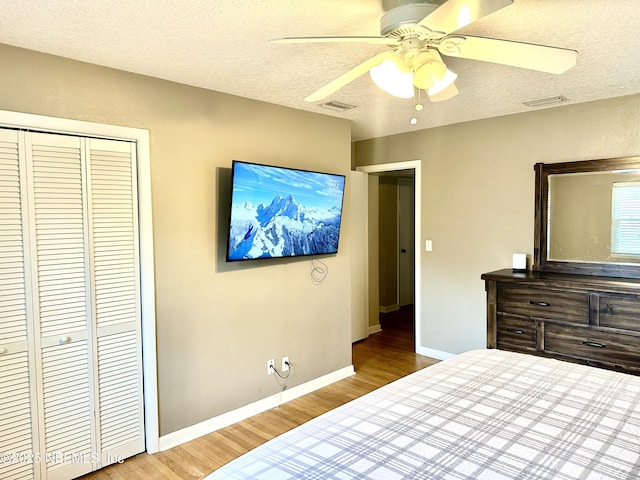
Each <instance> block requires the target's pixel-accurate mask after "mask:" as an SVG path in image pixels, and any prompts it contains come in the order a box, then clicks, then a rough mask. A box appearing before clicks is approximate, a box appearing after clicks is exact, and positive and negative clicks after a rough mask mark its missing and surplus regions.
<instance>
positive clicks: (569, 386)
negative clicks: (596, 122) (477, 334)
mask: <svg viewBox="0 0 640 480" xmlns="http://www.w3.org/2000/svg"><path fill="white" fill-rule="evenodd" d="M356 478H360V479H385V480H387V479H388V480H392V479H451V480H454V479H455V480H457V479H469V480H471V479H473V480H483V479H484V480H503V479H518V480H524V479H554V480H569V479H584V480H596V479H615V480H623V479H627V480H631V479H640V377H636V376H632V375H627V374H622V373H617V372H611V371H607V370H601V369H597V368H593V367H588V366H583V365H575V364H571V363H566V362H561V361H558V360H552V359H546V358H540V357H535V356H532V355H523V354H518V353H512V352H506V351H501V350H475V351H471V352H467V353H464V354H461V355H458V356H457V357H455V358H452V359H450V360H446V361H444V362H440V363H438V364H436V365H433V366H430V367H427V368H425V369H423V370H420V371H418V372H416V373H414V374H411V375H409V376H407V377H404V378H402V379H400V380H398V381H396V382H394V383H391V384H389V385H387V386H385V387H382V388H380V389H378V390H376V391H374V392H371V393H369V394H367V395H365V396H363V397H361V398H358V399H356V400H354V401H352V402H350V403H348V404H346V405H343V406H342V407H339V408H337V409H335V410H332V411H330V412H328V413H326V414H324V415H322V416H320V417H317V418H315V419H313V420H311V421H310V422H308V423H306V424H304V425H301V426H299V427H297V428H295V429H294V430H292V431H290V432H287V433H285V434H283V435H281V436H279V437H277V438H275V439H273V440H271V441H269V442H267V443H266V444H264V445H262V446H260V447H258V448H256V449H255V450H253V451H251V452H249V453H247V454H246V455H244V456H242V457H240V458H238V459H236V460H234V461H232V462H231V463H229V464H227V465H225V466H223V467H222V468H220V469H219V470H217V471H215V472H214V473H212V474H211V475H209V476H208V477H207V478H206V480H218V479H225V480H230V479H251V480H254V479H268V480H281V479H317V480H325V479H356Z"/></svg>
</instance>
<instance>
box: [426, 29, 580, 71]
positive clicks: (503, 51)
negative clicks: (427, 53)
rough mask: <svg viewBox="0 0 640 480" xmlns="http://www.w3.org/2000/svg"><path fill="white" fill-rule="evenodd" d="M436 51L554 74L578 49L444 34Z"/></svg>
mask: <svg viewBox="0 0 640 480" xmlns="http://www.w3.org/2000/svg"><path fill="white" fill-rule="evenodd" d="M438 51H439V52H440V53H442V54H443V55H448V56H450V57H460V58H469V59H471V60H481V61H483V62H492V63H499V64H502V65H510V66H512V67H520V68H527V69H529V70H538V71H540V72H547V73H558V74H559V73H563V72H566V71H567V70H569V69H570V68H571V67H573V66H574V65H575V64H576V61H577V58H578V52H576V51H575V50H569V49H566V48H558V47H549V46H546V45H536V44H533V43H522V42H513V41H510V40H498V39H495V38H482V37H470V36H466V35H465V36H464V37H463V36H449V37H446V38H445V39H444V40H443V41H442V42H440V45H438Z"/></svg>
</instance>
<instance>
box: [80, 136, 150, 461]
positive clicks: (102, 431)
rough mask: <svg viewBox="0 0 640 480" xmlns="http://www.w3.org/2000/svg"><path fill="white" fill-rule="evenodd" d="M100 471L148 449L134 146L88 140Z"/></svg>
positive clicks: (125, 143) (124, 143) (131, 144)
mask: <svg viewBox="0 0 640 480" xmlns="http://www.w3.org/2000/svg"><path fill="white" fill-rule="evenodd" d="M87 152H88V156H89V162H88V165H89V175H88V185H89V191H90V201H89V213H90V214H89V218H90V225H91V240H92V241H91V246H92V253H91V258H92V264H91V268H92V278H93V285H92V287H93V292H94V302H93V303H94V306H95V313H94V316H95V335H96V339H97V342H96V369H97V372H96V373H97V377H98V384H97V392H96V394H97V398H98V404H97V407H96V408H97V410H98V412H99V414H98V415H97V418H98V425H97V429H98V442H99V445H98V451H99V452H100V455H101V458H100V465H101V466H104V465H109V464H112V463H114V462H116V461H119V460H120V459H123V458H127V457H130V456H132V455H135V454H137V453H140V452H142V451H144V449H145V442H144V407H143V406H144V399H143V391H142V341H141V325H142V323H141V312H140V271H139V265H140V261H139V243H138V238H139V235H138V222H137V219H138V204H137V194H136V192H137V177H136V163H135V160H136V158H135V144H133V143H130V142H118V141H111V140H97V139H90V140H87Z"/></svg>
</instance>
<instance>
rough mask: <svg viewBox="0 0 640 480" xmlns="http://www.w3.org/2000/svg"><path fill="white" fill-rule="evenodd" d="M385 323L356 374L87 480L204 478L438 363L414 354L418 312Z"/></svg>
mask: <svg viewBox="0 0 640 480" xmlns="http://www.w3.org/2000/svg"><path fill="white" fill-rule="evenodd" d="M409 316H410V319H409ZM381 324H382V326H383V331H382V332H379V333H376V334H373V335H371V336H369V337H368V338H366V339H364V340H362V341H360V342H356V343H355V344H354V345H353V365H354V367H355V370H356V374H355V375H353V376H351V377H349V378H346V379H344V380H341V381H339V382H336V383H334V384H332V385H329V386H327V387H324V388H322V389H320V390H316V391H315V392H312V393H310V394H307V395H305V396H303V397H300V398H297V399H295V400H292V401H290V402H288V403H285V404H283V405H281V406H280V407H278V408H274V409H271V410H268V411H266V412H263V413H261V414H259V415H256V416H254V417H251V418H248V419H246V420H243V421H241V422H239V423H236V424H234V425H231V426H229V427H226V428H223V429H221V430H218V431H216V432H213V433H210V434H208V435H205V436H203V437H200V438H197V439H195V440H192V441H191V442H188V443H185V444H182V445H180V446H177V447H175V448H172V449H170V450H166V451H164V452H159V453H156V454H153V455H148V454H146V453H143V454H140V455H137V456H135V457H132V458H130V459H127V460H126V461H125V462H124V463H122V464H116V465H111V466H109V467H105V468H103V469H102V470H99V471H97V472H94V473H92V474H89V475H86V476H84V477H82V480H131V479H141V480H142V479H145V480H146V479H158V480H183V479H194V480H200V479H202V478H204V477H206V476H207V475H208V474H209V473H211V472H212V471H214V470H216V469H217V468H219V467H221V466H222V465H224V464H225V463H227V462H229V461H231V460H233V459H234V458H236V457H239V456H240V455H242V454H243V453H245V452H247V451H249V450H251V449H253V448H255V447H257V446H258V445H260V444H262V443H264V442H266V441H267V440H269V439H271V438H273V437H276V436H277V435H280V434H281V433H284V432H286V431H287V430H290V429H292V428H294V427H296V426H298V425H300V424H302V423H304V422H306V421H308V420H311V419H312V418H314V417H316V416H318V415H320V414H322V413H325V412H327V411H329V410H331V409H333V408H335V407H338V406H340V405H342V404H344V403H346V402H348V401H350V400H353V399H354V398H357V397H359V396H361V395H364V394H365V393H368V392H370V391H372V390H375V389H376V388H378V387H381V386H382V385H385V384H387V383H389V382H392V381H393V380H396V379H398V378H400V377H403V376H405V375H407V374H409V373H412V372H414V371H416V370H420V369H422V368H424V367H427V366H429V365H432V364H434V363H436V362H437V360H434V359H432V358H428V357H423V356H421V355H417V354H416V353H414V340H413V338H414V337H413V312H412V311H409V310H407V309H401V310H399V311H398V312H393V313H389V314H385V315H382V316H381Z"/></svg>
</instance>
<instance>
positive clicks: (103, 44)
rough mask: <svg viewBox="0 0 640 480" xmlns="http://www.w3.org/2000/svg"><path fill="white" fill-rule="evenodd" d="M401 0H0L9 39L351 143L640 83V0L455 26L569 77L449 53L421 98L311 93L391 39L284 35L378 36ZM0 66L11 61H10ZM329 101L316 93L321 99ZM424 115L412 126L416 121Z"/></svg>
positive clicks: (541, 9)
mask: <svg viewBox="0 0 640 480" xmlns="http://www.w3.org/2000/svg"><path fill="white" fill-rule="evenodd" d="M394 4H395V2H394V0H215V1H213V0H212V1H196V0H191V1H189V0H146V1H140V0H138V1H133V0H91V1H82V2H80V1H61V0H26V1H21V2H17V1H15V0H0V43H5V44H9V45H15V46H19V47H24V48H28V49H32V50H37V51H41V52H46V53H51V54H54V55H60V56H63V57H69V58H73V59H77V60H82V61H85V62H90V63H95V64H99V65H105V66H108V67H113V68H117V69H121V70H127V71H131V72H136V73H140V74H144V75H150V76H154V77H158V78H163V79H167V80H172V81H175V82H180V83H184V84H188V85H194V86H197V87H203V88H207V89H211V90H215V91H219V92H224V93H229V94H233V95H240V96H243V97H248V98H252V99H256V100H262V101H265V102H270V103H275V104H279V105H285V106H288V107H293V108H296V109H301V110H308V111H313V112H319V113H323V114H327V115H335V116H339V117H342V118H346V119H349V120H351V122H352V132H353V133H352V137H353V139H354V140H361V139H366V138H372V137H378V136H384V135H390V134H395V133H401V132H407V131H412V130H418V129H423V128H430V127H435V126H440V125H446V124H451V123H458V122H463V121H469V120H475V119H480V118H487V117H493V116H498V115H505V114H510V113H517V112H522V111H527V110H530V108H529V107H526V106H524V105H523V104H522V102H523V101H526V100H532V99H537V98H543V97H549V96H555V95H563V96H564V97H566V98H567V99H568V100H569V102H573V103H579V102H586V101H591V100H597V99H602V98H608V97H617V96H622V95H630V94H635V93H639V92H640V36H639V35H638V30H637V29H638V27H637V25H638V20H639V19H640V1H639V0H608V1H602V0H515V1H514V3H513V5H511V6H509V7H506V8H504V9H502V10H499V11H498V12H496V13H494V14H492V15H490V16H487V17H484V18H482V19H480V20H478V21H477V22H475V23H473V24H471V25H469V26H467V27H465V28H464V29H461V30H459V32H460V33H466V34H469V35H478V36H490V37H495V38H501V39H508V40H517V41H522V42H530V43H538V44H546V45H552V46H557V47H563V48H569V49H573V50H577V51H578V62H577V65H576V66H575V67H574V68H572V69H571V70H569V71H568V72H566V73H564V74H562V75H554V74H547V73H541V72H536V71H530V70H524V69H519V68H515V67H507V66H502V65H496V64H491V63H486V62H479V61H474V60H464V59H459V58H450V57H445V61H446V63H447V65H448V66H449V68H450V69H451V70H454V71H455V72H456V73H457V74H458V80H457V81H456V85H457V87H458V90H459V91H460V94H459V95H458V96H456V97H454V98H453V99H450V100H448V101H445V102H439V103H429V102H428V101H426V102H425V108H424V110H422V111H421V112H419V113H417V112H415V111H414V110H413V100H411V99H410V100H404V99H398V98H395V97H391V96H389V95H388V94H386V93H384V92H382V91H380V90H378V89H377V87H375V86H374V85H373V83H372V82H371V80H370V78H369V76H368V75H363V76H362V77H360V78H359V79H357V80H356V81H354V82H352V83H351V84H349V85H348V86H347V87H345V88H343V89H342V90H339V91H338V92H336V93H335V94H334V95H332V96H331V97H329V98H328V99H326V100H325V101H328V100H335V101H339V102H343V103H348V104H352V105H356V106H357V108H355V109H353V110H349V111H346V112H343V113H336V112H331V111H328V110H326V109H323V108H321V107H319V106H318V105H316V104H310V103H307V102H305V101H304V98H305V97H307V96H308V95H309V94H311V93H313V92H314V91H316V90H317V89H318V88H320V87H321V86H323V85H324V84H326V83H328V82H330V81H331V80H333V79H334V78H336V77H338V76H340V75H341V74H343V73H344V72H346V71H347V70H349V69H350V68H352V67H353V66H355V65H356V64H358V63H360V62H362V61H364V60H366V59H367V58H369V57H370V56H373V55H375V54H376V53H379V52H381V51H384V50H385V48H388V47H384V46H379V45H378V46H375V45H368V44H348V43H342V44H311V45H300V44H286V45H273V44H268V43H267V41H268V40H269V39H271V38H276V37H283V36H326V35H339V36H344V35H378V34H379V19H380V17H381V16H382V15H383V14H384V13H385V11H386V10H387V9H388V8H390V7H392V6H393V5H394ZM2 68H10V66H7V65H3V66H2ZM318 103H320V102H318ZM412 116H416V117H418V123H417V124H416V125H410V124H409V119H410V117H412Z"/></svg>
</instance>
